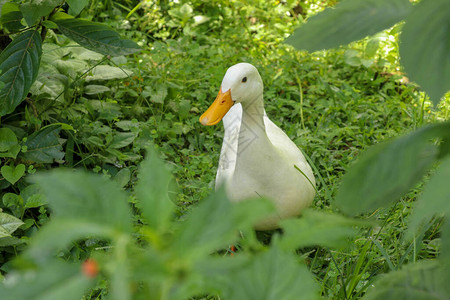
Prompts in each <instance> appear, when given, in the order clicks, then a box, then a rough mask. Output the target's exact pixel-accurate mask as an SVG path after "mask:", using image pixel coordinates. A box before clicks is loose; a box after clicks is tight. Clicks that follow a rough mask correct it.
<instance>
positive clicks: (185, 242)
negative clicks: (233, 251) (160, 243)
mask: <svg viewBox="0 0 450 300" xmlns="http://www.w3.org/2000/svg"><path fill="white" fill-rule="evenodd" d="M271 212H273V206H272V205H271V203H270V202H269V201H265V200H264V199H255V200H247V201H242V202H240V203H231V202H230V201H229V200H228V199H227V197H226V195H225V191H224V190H223V189H220V190H219V191H217V192H216V193H215V194H213V195H211V196H210V197H208V198H207V199H205V200H203V202H202V203H201V204H200V205H199V206H198V207H196V208H195V209H193V210H192V213H191V214H190V215H189V217H188V219H187V220H186V221H184V222H183V223H181V224H180V227H179V230H178V232H177V233H176V235H175V238H174V249H177V250H180V251H182V253H183V254H188V253H189V251H188V250H189V249H193V250H194V252H195V253H192V254H194V255H202V254H203V255H204V254H207V253H211V252H212V251H214V250H217V249H220V248H224V247H227V246H228V245H229V244H230V243H232V242H233V241H234V240H236V238H237V237H238V235H237V233H238V230H244V229H248V228H249V227H251V226H252V225H254V223H255V222H256V221H258V220H259V219H260V218H261V217H263V216H267V215H268V214H270V213H271ZM192 244H195V245H196V247H195V248H192V247H191V245H192Z"/></svg>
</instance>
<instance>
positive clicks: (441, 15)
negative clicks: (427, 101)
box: [400, 0, 450, 104]
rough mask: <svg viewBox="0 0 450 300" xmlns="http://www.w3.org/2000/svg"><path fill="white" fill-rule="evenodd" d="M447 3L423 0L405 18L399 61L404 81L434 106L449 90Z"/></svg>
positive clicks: (449, 4)
mask: <svg viewBox="0 0 450 300" xmlns="http://www.w3.org/2000/svg"><path fill="white" fill-rule="evenodd" d="M449 28H450V2H449V1H448V0H423V1H421V2H420V3H418V4H417V5H415V6H414V9H413V11H412V13H411V14H410V15H409V16H408V17H407V18H406V23H405V26H404V27H403V31H402V34H401V36H400V58H401V63H402V65H403V66H404V67H405V71H406V73H407V75H408V77H409V78H410V79H411V80H413V81H416V82H417V83H418V84H419V85H420V86H421V87H422V88H423V89H424V90H425V91H426V92H427V93H428V95H429V96H430V98H431V100H432V101H433V102H434V104H437V103H438V102H439V99H440V98H441V97H442V96H443V95H444V93H445V92H447V91H448V90H450V33H449Z"/></svg>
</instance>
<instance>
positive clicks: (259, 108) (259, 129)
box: [238, 94, 270, 159]
mask: <svg viewBox="0 0 450 300" xmlns="http://www.w3.org/2000/svg"><path fill="white" fill-rule="evenodd" d="M264 114H265V112H264V104H263V96H262V94H261V95H259V96H258V97H257V98H255V99H254V100H253V101H248V102H246V103H242V121H241V127H240V130H239V141H238V154H239V155H238V156H242V155H244V156H246V155H247V154H249V153H252V152H253V151H252V150H251V149H252V148H253V149H258V148H259V149H260V148H261V147H262V148H266V147H267V144H268V143H270V141H269V139H268V138H267V134H266V128H265V125H264ZM248 150H250V151H248ZM238 159H239V157H238ZM246 159H248V158H246Z"/></svg>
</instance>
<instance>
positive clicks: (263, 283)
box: [224, 247, 319, 300]
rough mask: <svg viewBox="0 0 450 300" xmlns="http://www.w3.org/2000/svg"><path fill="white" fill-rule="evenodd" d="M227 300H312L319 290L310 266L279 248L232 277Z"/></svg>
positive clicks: (317, 297)
mask: <svg viewBox="0 0 450 300" xmlns="http://www.w3.org/2000/svg"><path fill="white" fill-rule="evenodd" d="M228 280H229V285H228V289H227V290H226V291H225V293H224V299H239V300H254V299H265V300H279V299H283V300H290V299H292V300H301V299H305V300H312V299H319V293H318V289H317V287H316V284H315V282H314V280H313V278H312V275H311V274H310V273H309V271H308V269H307V268H306V266H304V265H301V264H299V263H298V257H296V256H295V255H294V254H290V253H289V254H288V253H284V252H282V251H280V250H278V249H277V248H276V247H272V248H271V249H270V250H269V251H267V252H265V253H262V254H259V255H255V256H254V257H253V259H252V260H251V262H250V263H249V264H248V265H247V266H243V267H242V268H241V269H239V271H237V272H235V273H234V274H230V276H229V279H228Z"/></svg>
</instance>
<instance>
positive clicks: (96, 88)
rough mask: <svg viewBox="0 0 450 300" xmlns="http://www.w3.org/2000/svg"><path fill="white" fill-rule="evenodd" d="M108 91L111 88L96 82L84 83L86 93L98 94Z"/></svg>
mask: <svg viewBox="0 0 450 300" xmlns="http://www.w3.org/2000/svg"><path fill="white" fill-rule="evenodd" d="M110 91H111V89H110V88H109V87H107V86H104V85H98V84H91V85H86V86H85V87H84V93H85V94H86V95H99V94H103V93H106V92H110Z"/></svg>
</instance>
